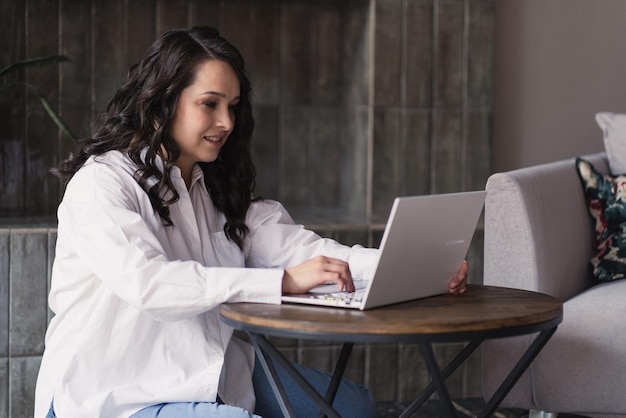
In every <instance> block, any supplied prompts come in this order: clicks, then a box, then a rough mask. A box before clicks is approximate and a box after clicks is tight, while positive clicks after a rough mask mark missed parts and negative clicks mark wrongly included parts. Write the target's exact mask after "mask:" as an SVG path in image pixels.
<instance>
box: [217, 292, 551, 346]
mask: <svg viewBox="0 0 626 418" xmlns="http://www.w3.org/2000/svg"><path fill="white" fill-rule="evenodd" d="M220 314H221V316H222V320H223V321H224V322H226V323H227V324H229V325H231V326H233V327H234V328H235V329H239V330H243V331H253V332H256V333H261V334H264V335H270V336H288V337H294V338H327V339H336V340H342V341H347V340H354V341H365V340H366V341H372V342H376V341H378V340H380V341H384V340H385V338H387V337H391V338H393V340H396V341H401V340H403V338H402V337H403V336H406V337H418V338H419V337H424V336H430V337H434V338H435V339H436V337H437V336H441V337H445V336H455V337H457V338H458V337H464V336H478V337H480V336H481V335H482V336H484V337H485V338H490V337H502V336H509V335H518V334H525V333H529V332H534V331H540V330H543V329H545V328H549V327H553V326H556V325H558V324H559V323H560V322H561V321H562V318H563V304H562V302H561V301H560V300H558V299H556V298H554V297H552V296H548V295H545V294H542V293H536V292H530V291H525V290H518V289H509V288H502V287H493V286H480V285H469V286H468V288H467V292H466V293H465V294H463V295H456V296H453V295H439V296H433V297H429V298H425V299H419V300H414V301H410V302H404V303H399V304H395V305H389V306H384V307H380V308H375V309H371V310H366V311H359V310H354V309H345V308H328V307H317V306H310V305H294V304H282V305H269V304H260V303H233V304H224V305H222V306H221V307H220Z"/></svg>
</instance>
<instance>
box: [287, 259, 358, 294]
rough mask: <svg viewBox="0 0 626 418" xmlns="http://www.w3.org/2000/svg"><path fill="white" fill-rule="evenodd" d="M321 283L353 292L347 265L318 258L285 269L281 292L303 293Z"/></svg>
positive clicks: (334, 260)
mask: <svg viewBox="0 0 626 418" xmlns="http://www.w3.org/2000/svg"><path fill="white" fill-rule="evenodd" d="M322 283H336V284H337V287H338V288H339V290H346V291H348V292H353V291H354V283H352V274H351V273H350V268H349V266H348V263H346V262H345V261H343V260H339V259H336V258H331V257H325V256H318V257H315V258H312V259H311V260H308V261H305V262H304V263H302V264H299V265H297V266H294V267H291V268H288V269H285V274H284V275H283V292H285V293H304V292H308V291H309V290H311V289H312V288H314V287H315V286H317V285H320V284H322Z"/></svg>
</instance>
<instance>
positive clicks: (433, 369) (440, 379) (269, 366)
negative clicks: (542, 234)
mask: <svg viewBox="0 0 626 418" xmlns="http://www.w3.org/2000/svg"><path fill="white" fill-rule="evenodd" d="M555 331H556V326H555V327H553V328H549V329H546V330H544V331H541V332H540V333H539V334H538V335H537V336H536V337H535V339H534V340H533V342H532V344H531V345H530V346H529V347H528V349H527V350H526V352H525V353H524V354H523V355H522V357H521V358H520V360H519V361H518V362H517V364H516V365H515V366H514V367H513V369H512V370H511V371H510V372H509V374H508V375H507V377H506V378H505V379H504V381H503V382H502V383H501V384H500V386H499V388H498V389H497V390H496V392H495V393H494V394H493V396H492V397H491V399H490V400H489V401H488V402H487V404H486V405H485V408H484V409H483V411H481V412H480V414H479V415H478V417H480V418H482V417H489V416H491V415H492V414H493V413H494V411H495V410H496V409H497V407H498V406H499V405H500V403H501V402H502V400H503V399H504V398H505V397H506V395H507V394H508V393H509V392H510V390H511V389H512V388H513V386H514V385H515V383H517V381H518V380H519V378H520V377H521V376H522V374H523V373H524V371H525V370H526V369H527V368H528V366H530V363H531V362H532V361H533V360H534V358H535V357H536V356H537V354H539V352H540V351H541V349H542V348H543V347H544V345H545V344H546V343H547V342H548V340H549V339H550V338H551V337H552V335H553V334H554V332H555ZM248 335H249V336H250V339H251V341H252V344H253V345H254V349H255V351H256V353H257V357H258V359H259V361H260V362H261V365H262V367H263V370H264V371H265V373H266V375H267V376H268V378H269V381H270V384H271V386H272V390H273V391H274V394H275V395H276V398H277V400H278V403H279V405H280V408H281V411H282V412H283V415H284V416H285V417H286V418H295V417H296V413H295V411H294V409H293V406H292V405H291V403H290V402H289V398H288V396H287V394H286V392H285V389H284V387H283V385H282V383H281V382H280V379H279V377H278V374H277V372H276V366H275V363H276V364H278V365H279V366H280V367H281V368H282V369H283V370H285V372H286V373H287V374H288V375H289V376H290V377H291V378H292V379H293V380H294V381H295V382H296V384H298V385H299V386H300V387H301V388H302V390H303V391H304V392H305V393H306V394H307V395H308V396H309V397H310V398H311V400H313V402H315V404H316V405H317V406H319V408H320V415H319V417H324V416H328V417H330V418H341V417H340V415H339V414H338V413H337V411H336V410H334V409H333V408H332V404H333V401H334V399H335V396H336V395H337V390H338V389H339V385H340V384H341V379H342V378H343V374H344V371H345V369H346V366H347V363H348V359H349V358H350V353H351V352H352V347H353V346H354V343H350V342H348V343H344V344H343V348H342V350H341V354H340V356H339V359H338V360H337V364H336V366H335V370H334V371H333V375H332V378H331V381H330V384H329V386H328V389H327V391H326V394H325V395H324V396H323V397H322V395H321V394H320V393H318V392H317V391H316V390H315V388H313V387H312V386H311V385H310V384H309V382H307V381H306V380H305V379H304V378H303V377H302V376H301V375H300V373H298V372H297V371H296V370H295V369H294V368H293V367H292V366H291V364H289V361H288V360H287V359H286V358H285V357H284V356H283V355H282V353H280V351H278V350H277V349H276V348H275V347H274V346H273V345H272V344H271V343H270V342H269V341H268V340H267V339H266V338H265V337H264V336H262V335H259V334H255V333H252V332H248ZM483 341H484V340H474V341H471V342H469V343H468V344H467V345H466V346H465V348H464V349H463V350H462V351H461V352H460V353H459V354H458V355H457V356H456V357H455V358H454V359H453V360H452V361H451V362H450V363H449V364H448V365H447V366H446V367H444V368H443V370H440V368H439V366H438V365H437V362H436V361H435V356H434V353H433V350H432V346H431V344H430V342H428V341H421V342H419V343H418V344H419V347H420V351H421V353H422V356H423V357H424V360H425V361H426V365H427V367H428V371H429V372H430V375H431V377H432V382H431V383H430V384H429V385H428V386H427V387H426V388H425V389H424V390H423V391H422V392H421V393H420V394H419V396H418V397H417V398H416V399H415V400H414V401H413V402H412V403H411V404H410V405H409V406H408V407H407V408H406V410H405V411H404V412H403V413H402V414H401V415H400V418H408V417H410V416H411V415H412V414H413V413H414V412H415V411H417V410H418V409H419V408H420V407H421V406H422V405H423V404H424V402H426V401H427V400H428V398H429V397H430V396H431V395H432V394H433V393H434V392H435V391H436V392H437V394H438V395H439V398H440V400H441V401H442V402H443V403H444V405H445V408H446V409H447V412H448V415H449V416H450V417H456V416H457V410H456V408H455V407H454V403H453V402H452V399H451V398H450V394H449V393H448V390H447V388H446V385H445V380H446V379H447V378H448V377H449V376H450V375H452V373H454V371H455V370H456V369H458V368H459V367H460V366H461V364H463V362H464V361H465V360H466V359H467V358H468V357H469V356H470V355H471V354H472V353H473V352H474V351H475V350H476V349H477V348H478V347H479V346H480V345H481V344H482V342H483Z"/></svg>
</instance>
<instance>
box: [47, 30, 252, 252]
mask: <svg viewBox="0 0 626 418" xmlns="http://www.w3.org/2000/svg"><path fill="white" fill-rule="evenodd" d="M209 59H217V60H222V61H225V62H227V63H228V64H230V66H231V67H232V68H233V70H234V72H235V74H236V75H237V77H238V79H239V83H240V89H241V91H240V100H239V104H238V105H237V106H236V108H235V126H234V128H233V131H232V133H231V134H230V135H229V137H228V141H226V143H225V144H224V146H223V147H222V149H221V151H220V156H219V158H218V159H217V160H216V161H214V162H211V163H198V164H199V165H200V167H201V168H202V170H203V172H204V179H205V183H206V187H207V189H208V191H209V193H210V196H211V199H212V200H213V203H214V205H215V206H216V207H217V208H218V209H219V210H220V211H221V212H223V213H224V214H225V216H226V220H227V221H226V224H225V226H224V232H225V233H226V236H227V237H228V238H229V239H230V240H232V241H233V242H235V243H236V244H237V245H238V246H239V247H240V248H243V242H244V239H245V238H246V236H247V235H248V233H249V230H248V228H247V226H246V224H245V218H246V213H247V211H248V209H249V207H250V203H251V200H252V193H253V190H254V186H255V176H256V172H255V168H254V164H253V162H252V157H251V153H250V141H251V137H252V131H253V129H254V118H253V115H252V103H251V95H252V89H251V86H250V81H249V80H248V78H247V76H246V73H245V65H244V59H243V57H242V56H241V54H240V53H239V51H238V50H237V49H236V48H235V47H234V46H233V45H232V44H230V43H229V42H228V41H227V40H226V39H224V38H222V37H221V36H220V34H219V32H218V31H217V30H216V29H214V28H211V27H194V28H191V29H175V30H170V31H168V32H166V33H164V34H163V35H162V36H161V38H160V39H158V40H157V41H156V42H155V43H154V44H152V46H150V47H149V48H148V50H147V51H146V53H145V55H144V57H143V59H142V60H141V62H140V63H138V64H135V65H133V66H132V67H131V68H130V70H129V72H128V75H127V78H126V80H125V81H124V82H123V84H122V86H121V87H120V89H119V90H118V91H117V92H116V93H115V95H114V96H113V99H112V100H111V101H110V102H109V104H108V105H107V108H106V112H105V114H104V116H103V121H102V123H100V125H99V126H98V127H96V128H95V130H94V133H93V134H92V135H93V136H92V137H91V138H88V139H86V140H85V141H83V143H82V146H81V148H80V150H79V151H78V153H76V154H70V155H69V157H68V158H67V159H66V160H64V161H62V162H61V163H60V164H59V165H58V166H57V167H56V168H55V169H54V170H52V171H53V173H54V174H56V175H57V176H59V177H61V178H64V179H65V180H66V181H69V180H70V179H71V178H72V176H73V175H74V174H75V173H76V172H77V171H78V170H79V169H80V168H81V167H82V166H83V164H84V163H85V162H86V161H87V159H88V158H89V157H90V156H92V155H100V154H103V153H105V152H107V151H111V150H117V151H121V152H122V153H124V154H126V155H128V156H129V157H130V159H131V160H132V161H133V162H134V163H135V164H136V165H137V167H138V169H137V171H136V173H135V179H136V180H137V182H138V183H139V184H140V185H141V186H142V187H143V188H144V190H146V193H147V194H148V196H149V198H150V201H151V203H152V207H153V208H154V210H155V211H156V212H157V213H158V214H159V215H160V217H161V218H162V219H163V222H164V223H165V224H166V225H169V226H171V225H172V220H171V218H170V212H169V208H168V206H169V205H171V204H172V203H174V202H176V201H177V200H178V199H179V195H178V193H177V192H176V189H175V188H174V186H173V184H172V181H171V178H170V171H171V169H172V167H173V166H174V163H175V162H176V160H177V159H178V158H179V156H180V149H179V147H178V145H177V144H176V142H175V141H174V139H173V138H171V137H170V136H169V134H168V132H169V130H170V125H171V121H172V118H173V116H174V112H175V111H176V106H177V103H178V98H179V97H180V94H181V92H182V91H183V90H184V89H185V88H186V87H187V86H189V85H191V84H192V83H193V82H194V79H195V76H196V70H197V68H198V66H199V65H200V64H201V63H203V62H205V61H206V60H209ZM157 157H160V158H161V159H162V160H163V161H164V162H165V169H164V170H161V169H159V165H158V163H157ZM150 178H155V179H156V180H157V181H156V183H155V184H154V185H153V186H148V182H147V180H148V179H150ZM168 192H169V193H168ZM164 196H172V197H171V198H169V199H167V200H166V199H165V198H164Z"/></svg>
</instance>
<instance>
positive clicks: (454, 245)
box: [361, 191, 486, 309]
mask: <svg viewBox="0 0 626 418" xmlns="http://www.w3.org/2000/svg"><path fill="white" fill-rule="evenodd" d="M485 196H486V192H485V191H477V192H462V193H448V194H437V195H424V196H412V197H398V198H396V199H395V201H394V203H393V207H392V209H391V213H390V215H389V221H388V222H387V227H386V228H385V232H384V234H383V238H382V241H381V244H380V249H381V255H380V260H379V262H378V266H377V268H376V271H375V273H374V277H373V278H372V280H371V281H370V283H369V286H368V289H367V292H366V294H365V299H364V304H363V306H362V307H361V309H368V308H374V307H377V306H383V305H388V304H391V303H399V302H404V301H408V300H413V299H419V298H424V297H428V296H433V295H437V294H441V293H446V292H447V291H448V283H449V282H450V279H452V277H454V275H455V274H456V273H457V272H458V269H459V267H460V266H461V263H462V262H463V260H464V259H465V257H466V256H467V251H468V249H469V246H470V244H471V241H472V237H473V236H474V231H475V230H476V225H477V223H478V220H479V218H480V214H481V213H482V209H483V206H484V203H485Z"/></svg>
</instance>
